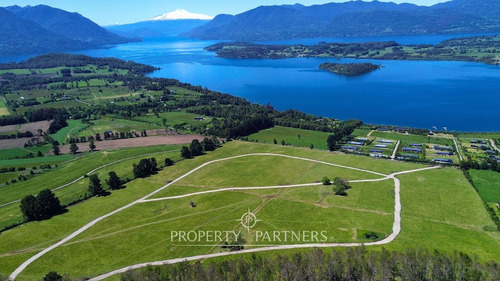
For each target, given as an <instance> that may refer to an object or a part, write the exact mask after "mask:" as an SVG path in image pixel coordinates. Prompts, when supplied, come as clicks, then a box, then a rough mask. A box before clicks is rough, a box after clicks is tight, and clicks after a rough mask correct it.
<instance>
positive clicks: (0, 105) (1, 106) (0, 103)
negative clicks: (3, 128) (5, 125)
mask: <svg viewBox="0 0 500 281" xmlns="http://www.w3.org/2000/svg"><path fill="white" fill-rule="evenodd" d="M2 115H10V112H9V109H8V108H7V105H6V104H5V101H4V99H3V97H0V116H2Z"/></svg>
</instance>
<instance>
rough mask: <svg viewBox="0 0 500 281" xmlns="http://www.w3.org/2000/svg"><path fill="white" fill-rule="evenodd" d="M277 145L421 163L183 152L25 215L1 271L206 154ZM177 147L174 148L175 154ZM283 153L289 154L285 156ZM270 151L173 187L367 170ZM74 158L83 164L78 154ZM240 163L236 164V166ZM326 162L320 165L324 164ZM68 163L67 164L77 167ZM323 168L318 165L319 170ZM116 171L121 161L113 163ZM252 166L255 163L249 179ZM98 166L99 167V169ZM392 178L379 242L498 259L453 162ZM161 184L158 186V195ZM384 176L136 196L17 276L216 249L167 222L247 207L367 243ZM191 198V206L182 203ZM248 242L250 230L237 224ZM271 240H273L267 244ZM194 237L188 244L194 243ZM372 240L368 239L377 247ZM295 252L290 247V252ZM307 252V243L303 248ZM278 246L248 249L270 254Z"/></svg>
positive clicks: (190, 224) (1, 240) (211, 225)
mask: <svg viewBox="0 0 500 281" xmlns="http://www.w3.org/2000/svg"><path fill="white" fill-rule="evenodd" d="M256 152H267V153H280V154H286V155H292V156H301V157H306V158H311V159H319V160H322V161H326V162H330V163H339V164H343V165H347V166H354V167H359V168H365V169H370V170H374V171H378V172H382V173H390V172H392V171H402V170H410V169H415V168H419V167H425V166H423V165H418V164H414V163H405V162H397V161H390V160H381V159H371V158H368V157H360V156H355V155H345V154H340V153H330V152H324V151H319V150H310V149H307V148H293V147H283V146H276V145H265V144H256V143H248V142H229V143H227V144H225V146H224V148H221V149H218V150H217V151H215V152H210V153H208V154H206V155H204V156H200V157H197V158H195V159H190V160H183V161H180V162H178V163H176V164H175V165H174V166H172V167H168V168H166V169H164V170H163V171H160V172H159V173H158V174H157V175H154V176H151V177H149V178H146V179H140V180H134V181H132V182H130V183H129V184H127V187H126V188H125V189H123V190H117V191H114V192H112V194H111V195H110V196H108V197H100V198H93V199H90V200H88V201H85V202H83V203H80V204H77V205H75V206H72V207H70V208H69V211H68V212H67V213H65V214H63V215H60V216H56V217H54V218H52V219H50V220H48V221H43V222H32V223H29V224H26V225H24V226H22V227H18V228H15V229H12V230H9V231H6V232H4V233H2V235H0V274H3V275H8V274H9V273H10V272H11V271H12V270H13V269H14V268H16V267H17V266H18V265H20V264H21V263H22V262H23V261H25V260H26V259H27V258H29V257H30V256H32V255H33V254H34V253H36V252H38V251H39V250H41V249H43V248H45V247H47V246H49V245H51V244H53V243H54V242H55V241H58V240H59V239H61V238H62V237H64V236H66V235H68V234H70V233H71V232H73V231H74V230H76V229H78V228H79V227H81V226H83V225H84V224H86V223H88V222H90V221H91V220H93V219H94V218H96V217H98V216H100V215H103V214H106V213H108V212H110V211H112V210H115V209H117V208H119V207H121V206H124V205H126V204H128V203H130V202H132V201H134V200H136V199H138V198H141V197H142V196H144V195H145V194H148V193H150V192H151V191H153V190H156V189H157V188H159V187H161V186H163V185H165V184H166V183H167V182H169V181H171V180H173V179H175V178H177V177H179V176H181V175H183V174H185V173H186V172H187V171H190V170H191V169H193V168H195V167H198V166H199V165H201V164H203V163H206V162H207V161H210V160H213V159H221V158H226V157H229V156H234V155H241V154H245V153H256ZM175 154H176V155H178V152H176V153H175ZM287 160H290V161H287ZM297 161H298V160H292V159H281V158H278V157H272V156H252V157H244V158H238V159H234V161H233V160H229V161H228V162H227V163H224V162H218V163H217V164H212V165H208V166H206V167H204V168H202V169H200V170H198V171H197V172H195V173H193V174H191V175H189V176H188V177H186V178H184V179H183V180H182V182H178V183H176V185H175V186H173V187H172V189H175V190H176V191H175V192H176V193H177V192H179V193H180V192H184V193H185V192H193V191H199V190H203V189H205V190H206V189H207V188H213V187H214V186H215V185H221V186H254V185H262V184H281V183H283V182H291V183H301V182H309V181H311V180H312V181H314V180H315V179H317V178H318V176H320V175H324V174H326V175H329V176H337V175H340V176H343V177H345V178H348V179H354V178H358V179H359V178H373V177H376V176H374V175H370V174H366V173H362V172H356V171H352V170H345V169H341V168H333V167H332V169H327V168H323V167H320V165H316V164H313V165H311V163H308V162H301V161H298V162H297ZM78 163H81V165H85V166H88V164H85V163H84V162H82V161H81V160H80V161H78ZM245 167H246V169H247V171H245V169H244V168H245ZM326 167H328V166H326ZM76 168H77V166H75V167H74V168H73V169H76ZM323 169H324V170H323ZM120 170H122V169H120ZM252 171H256V172H255V174H254V176H253V177H251V176H250V175H251V174H252ZM103 172H104V171H103ZM399 178H400V179H401V203H402V231H401V233H400V235H399V236H398V237H397V238H396V240H395V241H394V242H392V243H390V244H388V245H385V246H384V247H386V248H389V249H390V250H399V251H404V250H405V249H407V248H414V247H422V248H425V249H431V250H434V249H436V250H439V251H442V252H453V251H463V252H465V253H468V254H470V255H477V256H478V258H479V259H480V260H482V261H485V260H497V261H498V260H500V235H499V233H497V232H487V231H485V230H484V229H485V227H486V226H491V225H492V224H493V223H492V221H491V219H490V218H489V216H488V214H487V213H486V211H485V209H484V207H483V206H482V202H481V199H480V198H479V196H478V195H477V193H476V192H475V191H474V189H473V188H472V187H471V186H470V184H469V183H468V182H467V180H466V179H465V178H464V177H463V175H462V173H461V172H460V171H459V170H456V169H454V168H445V169H436V170H430V171H423V172H418V173H414V174H407V175H403V176H399ZM169 189H170V188H167V189H166V190H164V191H162V192H160V193H159V194H157V195H156V196H157V197H162V196H167V195H166V194H167V193H168V192H171V191H169ZM393 190H394V184H393V181H392V180H386V181H380V182H371V183H370V182H365V183H353V184H352V189H350V190H349V191H348V196H347V197H338V196H333V195H332V193H331V191H332V190H331V186H323V185H318V186H305V187H300V188H293V189H271V190H265V191H257V190H253V191H244V192H243V191H240V192H235V191H233V192H220V193H212V194H206V195H196V196H193V197H188V198H181V199H174V200H169V201H157V202H150V203H140V204H137V205H135V206H133V207H131V208H129V209H126V210H124V211H122V212H119V213H117V214H115V215H113V216H111V217H109V218H107V219H106V220H103V221H101V222H99V223H97V224H96V225H94V226H93V227H92V228H90V229H89V230H87V231H85V232H84V233H82V234H81V235H79V236H77V237H76V238H74V239H73V240H71V241H70V242H68V243H67V244H65V245H63V246H61V247H59V248H56V249H55V250H53V251H51V252H49V253H48V254H46V255H45V256H43V257H42V258H41V259H39V260H37V261H36V262H34V263H33V264H31V265H30V266H29V267H28V268H27V269H26V270H25V271H24V272H22V274H21V275H20V276H19V280H34V279H39V278H41V276H43V275H44V274H45V273H47V272H48V271H51V270H55V271H57V272H59V273H61V274H64V273H70V276H71V278H80V277H92V276H96V275H98V274H102V273H105V272H108V271H111V270H114V269H117V268H121V267H124V266H127V265H132V264H136V263H140V262H148V261H155V260H164V259H168V258H174V257H185V256H192V255H196V254H203V253H213V252H218V251H221V248H220V247H211V246H208V245H201V244H206V243H199V244H198V243H195V244H184V243H177V242H174V243H173V242H172V241H171V239H170V234H171V231H172V230H185V231H189V230H220V229H222V230H226V229H229V230H236V231H238V230H242V227H241V225H240V224H239V221H238V219H239V218H240V217H241V215H242V214H243V213H245V212H247V211H248V209H250V210H251V211H252V212H254V213H256V215H257V218H258V219H259V220H260V221H259V222H257V225H256V230H261V231H282V230H290V231H300V230H306V229H307V230H323V229H326V230H327V231H328V234H327V239H328V241H355V242H363V241H366V240H364V238H361V237H360V236H359V234H360V233H361V232H362V231H374V232H376V233H378V234H380V235H381V236H382V237H383V236H385V235H388V234H389V233H390V232H391V227H392V222H393V208H394V205H393V204H394V193H393ZM190 201H193V202H195V203H196V207H195V208H193V207H191V206H190V203H189V202H190ZM244 233H245V234H244V237H245V239H246V240H247V243H249V244H252V243H253V244H257V242H259V241H255V240H253V239H252V238H253V237H254V236H252V235H251V232H250V235H249V234H247V232H246V230H245V232H244ZM272 243H276V241H274V242H272ZM193 245H195V246H194V247H193ZM379 248H380V247H370V249H379ZM294 251H295V250H294ZM304 251H306V250H304ZM283 252H286V251H276V252H266V253H259V254H257V255H275V254H279V253H283Z"/></svg>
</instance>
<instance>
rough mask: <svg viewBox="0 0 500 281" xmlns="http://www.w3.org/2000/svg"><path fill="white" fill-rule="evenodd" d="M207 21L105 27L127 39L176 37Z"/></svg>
mask: <svg viewBox="0 0 500 281" xmlns="http://www.w3.org/2000/svg"><path fill="white" fill-rule="evenodd" d="M208 22H209V20H185V19H183V20H156V21H142V22H138V23H132V24H123V25H113V26H107V27H106V29H107V30H109V31H111V32H113V33H116V34H118V35H121V36H125V37H129V38H137V37H139V38H146V37H165V36H177V35H180V34H182V33H185V32H188V31H190V30H192V29H193V28H196V27H199V26H202V25H204V24H206V23H208Z"/></svg>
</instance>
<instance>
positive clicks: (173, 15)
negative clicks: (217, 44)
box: [151, 9, 214, 21]
mask: <svg viewBox="0 0 500 281" xmlns="http://www.w3.org/2000/svg"><path fill="white" fill-rule="evenodd" d="M213 18H214V17H211V16H207V15H203V14H194V13H190V12H188V11H186V10H184V9H177V10H175V11H173V12H170V13H166V14H163V15H161V16H157V17H154V18H152V19H151V20H153V21H157V20H211V19H213Z"/></svg>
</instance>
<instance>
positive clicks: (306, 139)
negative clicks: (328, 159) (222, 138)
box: [248, 126, 329, 150]
mask: <svg viewBox="0 0 500 281" xmlns="http://www.w3.org/2000/svg"><path fill="white" fill-rule="evenodd" d="M328 135H329V134H328V133H325V132H318V131H310V130H302V129H296V128H288V127H281V126H275V127H274V128H271V129H267V130H262V131H260V132H258V133H256V134H253V135H250V136H248V139H249V140H257V141H259V142H260V143H268V144H272V143H273V140H274V139H276V141H277V142H278V144H279V145H281V141H282V140H284V141H285V143H287V144H290V145H292V146H299V147H309V146H310V145H311V144H312V145H313V146H314V148H317V149H323V150H327V149H328V147H327V146H326V140H327V139H328ZM299 136H300V137H299Z"/></svg>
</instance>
